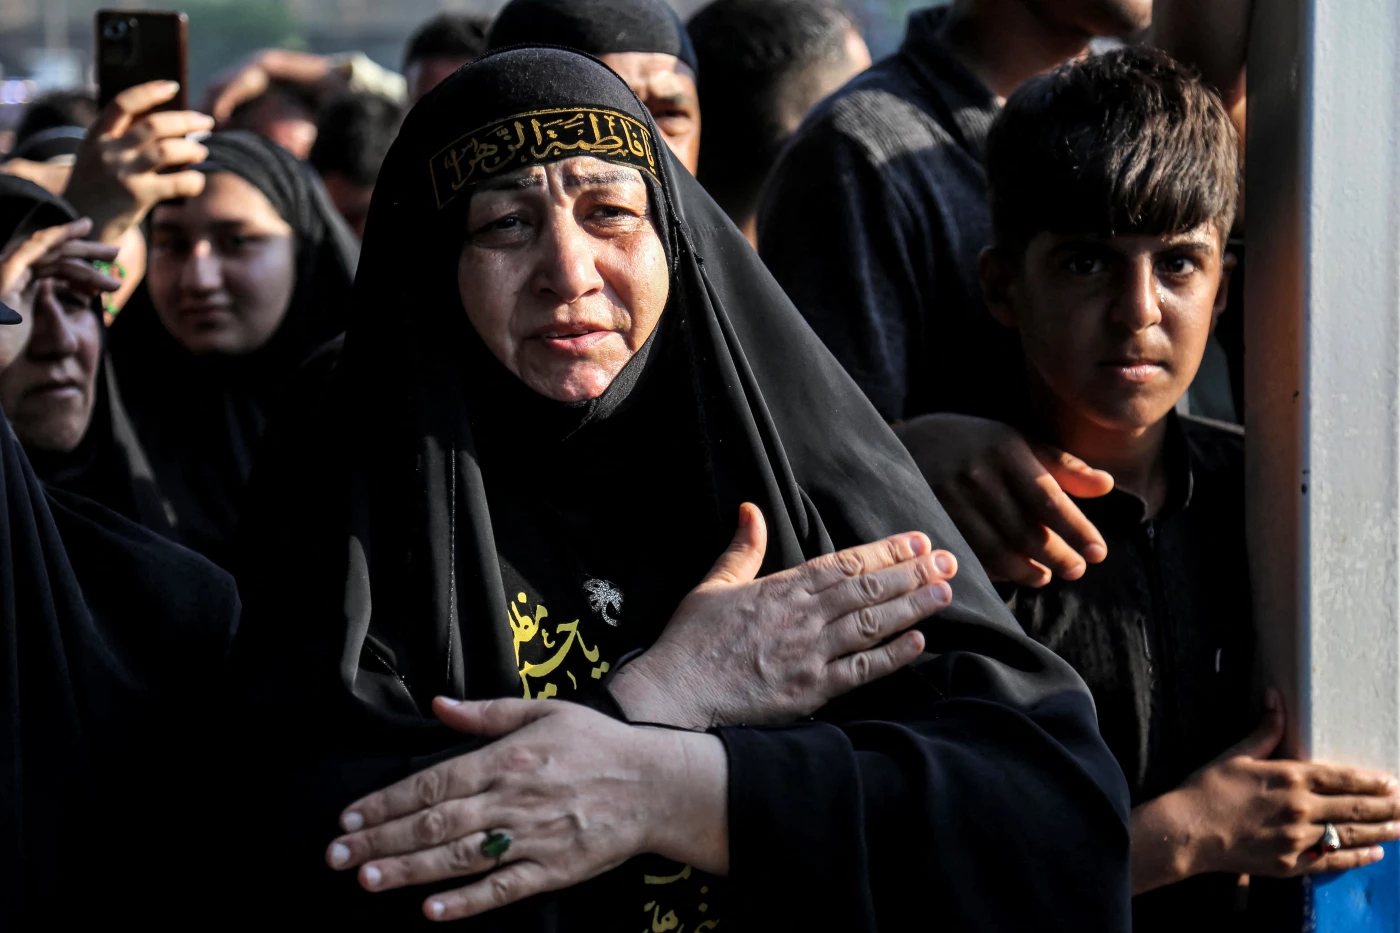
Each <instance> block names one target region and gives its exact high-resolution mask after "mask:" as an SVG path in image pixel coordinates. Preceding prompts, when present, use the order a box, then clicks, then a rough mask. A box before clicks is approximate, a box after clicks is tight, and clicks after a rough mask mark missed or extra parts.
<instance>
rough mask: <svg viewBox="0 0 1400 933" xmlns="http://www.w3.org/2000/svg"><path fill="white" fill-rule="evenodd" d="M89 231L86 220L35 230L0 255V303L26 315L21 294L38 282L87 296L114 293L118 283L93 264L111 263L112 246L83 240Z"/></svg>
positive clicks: (114, 256)
mask: <svg viewBox="0 0 1400 933" xmlns="http://www.w3.org/2000/svg"><path fill="white" fill-rule="evenodd" d="M91 230H92V221H91V220H89V219H87V218H86V217H80V218H78V219H77V220H74V221H71V222H69V223H66V224H62V225H60V226H57V227H47V228H45V229H43V230H38V231H35V232H34V233H32V234H30V235H29V236H28V237H27V238H25V239H23V240H16V241H15V242H14V244H13V245H12V246H11V247H10V248H9V249H8V250H6V251H5V252H4V253H3V254H0V301H3V302H4V303H5V304H7V305H9V306H10V307H12V308H15V309H16V310H18V311H19V312H20V313H21V314H24V313H26V311H27V310H28V307H29V302H28V301H27V300H26V295H25V293H26V292H28V291H29V287H30V286H31V285H33V284H34V283H35V282H36V281H38V280H39V279H44V278H57V279H63V281H64V282H66V283H67V284H68V285H69V286H70V287H72V288H75V289H77V290H78V291H82V292H86V293H88V294H92V295H97V294H100V293H102V292H110V291H115V290H116V289H118V288H120V287H121V284H122V283H121V281H120V280H119V279H114V278H112V277H111V276H110V275H107V274H105V273H103V272H99V271H98V270H97V269H96V268H95V267H94V266H93V265H92V264H93V263H94V262H111V261H112V260H113V259H115V258H116V255H117V250H116V248H115V247H112V246H104V245H103V244H101V243H92V242H89V241H88V240H86V239H84V237H86V236H87V234H88V233H89V232H90V231H91Z"/></svg>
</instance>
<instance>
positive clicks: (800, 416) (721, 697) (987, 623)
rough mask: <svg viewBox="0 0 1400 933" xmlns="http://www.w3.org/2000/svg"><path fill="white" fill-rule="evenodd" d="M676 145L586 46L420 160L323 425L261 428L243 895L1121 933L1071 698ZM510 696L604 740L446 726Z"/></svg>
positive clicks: (455, 130)
mask: <svg viewBox="0 0 1400 933" xmlns="http://www.w3.org/2000/svg"><path fill="white" fill-rule="evenodd" d="M655 133H656V130H655V128H654V125H653V124H652V122H651V120H650V119H649V118H648V116H647V114H646V112H645V110H644V109H643V108H642V107H641V105H640V103H639V102H638V101H637V99H636V98H635V96H634V95H632V94H631V93H630V92H629V91H628V90H627V88H626V86H625V85H624V84H623V83H622V82H621V80H620V79H618V78H617V77H616V76H615V75H614V74H612V73H611V72H609V71H608V70H607V69H606V68H604V67H603V66H602V65H601V64H600V63H598V62H596V61H594V60H592V59H589V58H586V57H584V56H581V55H577V54H574V53H571V52H566V51H563V50H558V49H517V50H513V51H506V52H501V53H497V54H494V55H491V56H488V57H486V58H484V59H482V60H480V61H478V62H477V63H475V64H473V65H471V66H468V67H467V68H465V69H463V70H462V71H459V72H458V73H457V74H456V75H455V76H454V77H452V78H450V79H448V80H447V81H446V82H444V83H443V84H442V85H440V86H439V87H438V88H437V89H436V90H435V91H434V92H433V93H432V94H430V95H429V96H427V97H426V98H424V100H423V101H422V102H420V103H419V105H418V106H417V107H416V108H415V109H414V111H413V112H412V113H411V114H410V115H409V117H408V119H407V121H406V122H405V125H404V129H403V132H402V134H401V135H400V137H399V140H398V142H396V143H395V146H394V148H393V150H392V151H391V152H390V155H389V158H388V160H387V161H386V163H385V166H384V170H383V172H382V173H381V176H380V182H379V185H378V186H377V187H376V192H375V200H374V204H373V206H372V208H371V212H370V220H369V224H368V229H367V236H366V241H365V244H366V245H365V250H366V252H365V265H364V266H363V270H362V274H361V276H360V279H359V281H358V282H357V285H356V292H355V297H354V301H353V304H352V310H351V321H350V324H349V328H348V331H347V336H346V344H345V350H344V355H343V357H342V359H341V361H340V363H339V366H338V368H337V370H336V373H335V376H334V380H333V383H332V386H331V388H330V389H329V392H328V395H327V397H326V399H325V403H324V404H325V409H324V411H322V412H321V413H320V414H318V415H316V416H313V417H311V418H308V419H307V420H306V421H305V422H304V423H295V424H285V425H280V426H278V427H276V428H274V433H273V436H272V437H271V438H270V439H269V445H268V457H269V459H268V460H267V461H266V462H265V463H264V464H260V467H259V474H258V475H257V476H255V479H254V495H253V499H252V504H253V509H252V512H251V513H250V516H249V520H248V521H247V523H246V524H245V526H244V533H245V534H246V538H245V539H244V540H243V541H242V546H241V547H240V549H239V553H240V557H241V561H242V562H241V563H240V566H239V578H240V586H241V588H242V593H243V596H244V600H245V604H246V605H247V611H246V613H245V621H244V625H243V628H242V630H241V632H240V639H239V643H238V644H237V645H236V646H235V668H236V671H237V675H238V678H239V682H240V687H239V691H238V693H239V696H240V701H241V704H242V705H241V708H240V713H241V714H242V716H243V717H244V721H243V726H242V728H243V730H244V731H243V739H242V742H241V743H240V742H234V743H233V747H234V748H235V749H236V752H235V759H236V761H235V764H240V763H241V765H242V771H241V772H240V774H239V778H238V780H237V783H236V785H235V786H236V788H237V790H236V797H235V800H236V802H237V803H238V805H239V807H240V810H241V811H242V810H246V812H247V814H248V816H247V817H241V816H240V817H238V820H239V827H240V828H239V831H238V834H237V835H238V837H239V840H240V841H241V842H242V843H244V844H245V846H246V851H242V852H240V854H239V861H238V866H239V868H238V872H237V874H238V877H239V878H240V886H239V897H240V898H241V899H242V902H243V903H245V904H247V905H249V906H250V907H252V908H253V909H254V910H257V911H258V912H259V913H260V914H262V915H267V914H266V911H267V910H270V909H273V905H274V904H275V905H276V910H277V911H278V914H277V915H278V916H281V917H285V916H286V915H287V913H291V914H296V915H301V914H303V913H304V914H305V915H306V917H307V918H308V919H310V918H315V919H317V920H318V921H319V922H321V923H324V924H325V925H331V924H337V925H339V926H341V927H344V928H349V929H359V928H366V927H369V926H371V925H373V924H377V923H385V922H391V923H403V922H406V921H408V920H409V919H410V918H411V917H412V916H413V911H414V910H415V909H421V910H422V911H423V912H424V914H425V915H426V916H428V917H429V918H434V919H453V918H456V917H461V916H469V915H474V916H476V919H475V920H474V921H473V923H474V924H475V925H474V926H473V927H472V928H473V929H489V930H502V931H506V930H509V931H521V930H532V931H533V930H540V931H545V930H550V931H553V930H560V931H564V930H612V929H623V930H632V929H636V928H637V927H638V926H639V925H640V926H642V927H643V928H645V927H646V925H648V924H649V925H650V928H651V929H653V930H679V929H681V928H682V927H684V929H686V930H688V931H694V930H707V929H712V928H714V927H715V926H716V925H718V924H719V923H721V922H722V923H723V925H724V927H725V928H729V927H735V928H738V929H748V928H752V929H782V930H787V929H829V930H841V931H858V930H877V929H878V930H896V929H900V930H902V929H906V928H909V925H910V924H912V923H915V922H918V923H920V924H923V925H928V926H934V927H937V928H942V929H950V930H993V929H996V930H1019V929H1032V928H1034V929H1066V930H1076V931H1079V930H1112V929H1126V928H1127V909H1128V908H1127V904H1128V889H1127V862H1126V859H1127V831H1126V824H1125V821H1126V816H1127V811H1126V798H1125V791H1124V787H1123V781H1122V777H1121V774H1119V773H1118V771H1117V768H1116V765H1115V764H1114V762H1113V760H1112V758H1111V757H1110V756H1109V754H1108V752H1107V750H1106V749H1105V748H1104V746H1103V744H1102V742H1101V740H1100V739H1099V737H1098V735H1097V731H1096V728H1095V722H1094V713H1093V709H1092V705H1091V703H1090V701H1089V699H1088V695H1087V692H1086V690H1085V688H1084V686H1083V684H1082V683H1081V682H1080V681H1079V680H1078V678H1077V677H1076V676H1075V675H1074V674H1073V672H1072V671H1071V670H1070V669H1069V668H1068V667H1067V666H1066V665H1064V664H1063V663H1062V662H1060V661H1059V660H1058V659H1057V658H1055V657H1054V656H1053V655H1052V654H1050V653H1049V652H1047V651H1045V650H1044V649H1042V648H1040V647H1038V646H1037V645H1035V644H1034V643H1033V642H1031V641H1030V640H1029V639H1027V638H1025V637H1024V636H1023V634H1022V633H1021V631H1020V629H1019V627H1018V626H1017V625H1016V623H1015V622H1014V621H1013V620H1012V619H1011V618H1010V617H1009V616H1008V615H1007V613H1006V611H1005V609H1004V606H1003V605H1002V603H1001V602H1000V600H998V599H997V597H996V594H995V592H994V591H993V590H992V588H991V586H990V584H989V583H988V582H987V580H986V578H985V576H984V575H983V574H982V573H981V572H980V570H979V569H978V568H977V566H976V563H975V560H974V559H973V558H972V557H971V555H970V554H969V553H968V552H967V549H966V547H965V545H964V544H963V543H962V541H961V539H960V538H959V536H958V534H957V532H956V531H955V530H954V529H953V527H952V525H951V523H950V522H949V521H948V519H947V517H946V516H945V515H944V513H943V511H942V509H941V508H939V506H938V504H937V502H936V501H935V500H934V498H933V496H932V494H931V493H930V492H929V490H928V487H927V485H926V484H925V483H924V482H923V480H922V479H921V478H920V477H919V475H918V472H917V470H916V468H915V467H914V465H913V463H912V462H911V461H910V460H909V459H908V456H907V455H906V454H905V453H904V452H903V449H902V447H901V446H900V444H899V442H898V441H897V440H896V439H895V438H894V436H893V434H891V433H890V432H889V430H888V428H887V427H886V426H885V425H884V423H883V422H882V421H881V420H880V418H879V416H878V415H877V414H876V413H875V411H874V410H873V409H872V408H871V407H870V405H869V404H868V403H867V402H866V401H865V400H864V399H863V398H862V396H861V394H860V392H859V390H858V389H857V388H856V387H855V386H854V384H853V383H851V381H850V380H849V378H847V377H846V376H845V375H844V374H843V373H842V371H841V369H840V367H839V366H838V365H837V364H836V363H835V361H834V360H833V359H832V358H831V357H830V355H829V354H828V353H827V352H826V351H825V350H824V349H822V347H821V345H820V343H819V342H818V341H817V339H816V338H815V337H814V336H813V335H812V334H811V333H810V331H808V330H807V329H806V327H805V326H804V325H803V324H802V323H801V321H800V318H799V317H798V316H797V314H796V312H795V311H794V309H793V308H792V306H791V304H790V303H789V302H788V301H787V299H786V298H785V297H784V296H783V294H782V292H781V290H780V289H779V288H778V287H777V285H776V284H775V283H774V282H773V280H772V278H771V277H770V276H769V275H768V274H767V273H766V272H765V271H764V270H763V268H762V266H761V265H760V263H759V262H758V260H757V259H756V258H755V257H754V255H753V252H752V250H751V249H750V248H749V247H748V245H747V243H746V242H745V241H744V239H743V237H742V236H741V235H740V234H739V232H738V231H737V230H736V229H735V228H734V227H733V225H732V224H730V223H729V221H728V220H727V219H726V218H725V217H724V215H723V213H722V212H721V211H720V209H719V208H718V207H717V206H716V205H715V204H714V203H713V202H712V201H711V200H710V199H709V198H708V196H706V195H705V194H704V193H703V192H702V191H701V189H700V188H699V187H698V185H697V184H696V183H695V182H694V181H693V179H691V178H690V177H689V176H688V175H686V173H685V172H684V171H682V170H681V169H680V167H679V166H678V165H677V164H676V163H675V161H674V160H673V159H672V158H670V157H669V156H667V155H666V154H665V152H664V149H659V148H658V146H657V145H656V142H655V140H656V135H655ZM741 144H742V141H736V145H741ZM585 153H586V154H587V155H586V156H584V155H582V154H585ZM464 312H465V313H464ZM386 319H387V323H386ZM744 502H749V503H754V504H756V505H757V507H758V509H757V510H755V509H754V508H753V506H751V505H750V506H745V507H744V508H743V509H742V510H740V504H741V503H744ZM736 513H737V514H740V515H742V516H743V518H742V520H741V528H740V531H739V533H738V534H737V536H735V537H734V541H733V543H732V544H731V546H730V549H729V550H728V551H727V552H725V553H724V554H723V555H722V556H721V552H723V551H724V549H725V544H726V542H727V541H729V539H730V536H731V533H732V527H733V526H732V516H734V515H735V514H736ZM760 515H761V516H762V517H761V518H760ZM765 527H766V533H765V531H764V529H765ZM907 529H914V530H915V531H916V532H917V533H914V534H909V533H904V534H901V532H905V531H906V530H907ZM891 536H893V537H891ZM930 539H931V541H932V542H933V543H934V544H936V545H937V546H939V547H941V548H946V549H947V551H948V552H952V553H951V554H949V553H946V552H942V553H940V552H933V551H932V550H931V545H930ZM765 544H766V551H765ZM838 548H845V549H848V550H846V551H843V552H841V554H839V555H837V556H835V557H833V556H830V555H831V554H832V552H833V551H835V550H836V549H838ZM849 549H854V550H849ZM822 555H828V556H826V557H823V556H822ZM717 557H719V560H718V562H716V558H717ZM952 557H956V559H957V560H958V561H960V562H961V563H962V564H963V570H962V572H961V573H960V574H959V575H958V577H957V580H956V586H955V591H956V597H955V598H953V601H952V604H951V606H948V605H947V600H948V598H949V596H950V594H949V592H948V586H947V584H946V583H944V582H942V581H943V580H944V579H945V578H946V577H948V576H950V575H951V574H952V572H953V569H954V568H953V567H952V562H951V561H950V560H946V558H952ZM712 565H713V566H712ZM760 565H761V569H762V571H763V573H764V574H765V576H764V577H763V579H762V580H760V581H758V582H750V581H752V580H753V576H754V574H755V573H756V572H758V571H759V569H760ZM697 584H699V585H698V586H697ZM945 606H946V608H943V607H945ZM940 608H942V611H941V612H939V609H940ZM935 612H937V613H938V614H937V615H933V614H934V613H935ZM930 616H932V618H929V617H930ZM919 619H925V620H926V621H924V622H922V623H920V624H919V627H918V630H917V631H915V632H911V633H906V634H903V635H899V636H898V637H893V636H895V635H896V634H897V633H899V632H900V631H902V630H903V629H905V628H907V627H908V626H909V625H910V624H911V623H913V622H916V621H917V620H919ZM887 638H890V639H892V640H889V641H886V639H887ZM882 642H883V643H884V646H883V647H881V643H882ZM925 648H926V649H927V650H926V651H924V650H923V649H925ZM637 652H640V653H639V654H637ZM629 656H631V657H629ZM911 661H912V663H910V662H911ZM891 671H893V673H891ZM886 674H888V676H884V677H882V676H881V675H886ZM852 688H855V689H852ZM847 691H849V692H847ZM842 694H845V695H844V696H842ZM435 697H437V698H438V699H435ZM443 697H446V698H452V699H442V698H443ZM508 697H526V698H545V697H558V698H560V699H568V700H574V701H576V702H575V703H547V702H545V703H542V702H539V700H538V699H523V700H517V699H505V700H496V701H495V702H492V703H478V702H466V703H461V702H457V701H459V700H462V699H466V700H472V701H475V700H482V699H487V698H508ZM833 698H835V699H833ZM828 699H833V702H830V703H827V702H826V701H827V700H828ZM814 711H815V712H816V719H815V721H804V722H801V723H798V724H792V723H794V721H796V720H800V719H804V718H805V717H806V716H807V715H808V714H811V713H813V712H814ZM434 716H436V717H437V718H436V720H435V719H434ZM627 718H630V719H631V720H633V721H638V722H644V721H650V722H662V723H665V724H668V725H672V726H681V727H691V728H705V727H707V726H713V727H717V728H715V729H714V730H713V732H711V733H706V732H690V731H670V730H663V729H656V728H648V727H640V726H633V725H628V724H626V721H625V720H626V719H627ZM619 720H622V721H619ZM743 723H770V724H773V725H772V726H771V727H767V728H759V727H753V726H744V725H742V724H743ZM785 723H786V724H785ZM444 724H445V725H444ZM448 726H450V727H451V728H448ZM461 733H466V735H463V734H461ZM415 772H418V774H417V776H415V777H410V776H411V775H414V774H415ZM405 779H406V780H405ZM400 781H401V783H394V782H400ZM386 785H388V788H387V789H386V790H383V791H381V790H379V789H380V788H385V787H386ZM365 795H368V796H365ZM337 817H339V821H340V825H341V827H342V830H343V834H342V835H341V836H339V837H338V838H334V839H332V838H331V836H332V834H333V833H334V832H335V826H334V824H335V820H336V818H337ZM318 840H319V845H318ZM323 853H324V854H323ZM320 857H323V858H324V859H325V860H326V861H328V862H329V863H330V864H331V865H332V866H333V867H335V868H339V869H341V872H340V873H339V874H335V875H333V874H332V873H331V872H330V871H329V870H328V869H326V868H325V867H324V866H323V865H320V864H317V862H318V860H319V858H320ZM668 859H669V860H674V861H670V862H667V861H666V860H668ZM682 863H684V864H682ZM252 866H256V869H255V875H256V879H257V880H256V882H255V883H254V884H253V885H252V886H251V887H250V886H248V885H247V884H245V883H243V882H244V879H247V878H248V877H249V874H248V872H249V871H252V870H254V869H253V868H252ZM351 868H354V869H356V871H355V872H354V873H353V874H352V873H351V872H350V871H348V869H351ZM479 875H484V876H485V877H484V878H477V877H476V876H479ZM718 876H727V877H718ZM356 882H358V884H359V886H361V887H363V888H364V889H366V890H368V891H371V892H375V893H372V894H365V893H364V892H363V891H360V890H357V889H356V887H355V884H356ZM549 892H552V893H549ZM425 897H426V900H425ZM289 904H290V905H291V906H290V907H289V906H287V905H289Z"/></svg>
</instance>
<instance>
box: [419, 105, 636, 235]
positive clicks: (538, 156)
mask: <svg viewBox="0 0 1400 933" xmlns="http://www.w3.org/2000/svg"><path fill="white" fill-rule="evenodd" d="M575 155H581V156H582V155H586V156H592V157H593V158H595V159H605V160H607V161H609V162H617V163H619V164H622V165H629V166H631V167H632V168H635V169H639V170H641V171H644V172H647V173H648V174H650V175H651V176H652V177H653V178H655V177H656V151H655V149H654V147H653V145H652V139H651V130H649V129H648V128H647V126H646V124H644V123H642V122H641V121H639V120H636V119H634V118H632V117H629V116H627V114H625V113H618V112H617V111H615V110H601V109H598V108H594V107H571V108H569V109H565V110H535V111H531V112H529V113H520V114H516V115H515V116H513V117H506V118H505V119H504V120H497V121H496V122H494V123H489V124H487V125H486V126H483V127H480V128H479V129H475V130H472V131H471V132H470V133H466V134H464V135H462V136H460V137H458V138H457V139H455V140H453V141H452V142H451V143H449V144H448V145H447V146H445V147H444V148H443V149H442V150H440V151H439V152H438V153H437V155H435V156H433V158H432V160H431V161H430V162H429V165H428V167H429V170H430V172H431V173H432V180H433V193H434V195H436V197H437V206H438V209H439V210H441V209H442V208H444V207H446V206H447V205H448V204H450V203H451V202H452V201H453V200H454V199H456V197H457V195H458V194H460V193H461V191H462V189H463V188H465V187H467V186H468V185H474V184H477V183H478V182H480V181H482V180H483V179H484V178H487V177H489V176H491V175H495V174H497V173H499V172H506V171H511V170H514V169H518V168H522V167H524V166H526V165H532V164H536V163H541V162H552V161H554V160H556V159H559V158H561V157H568V156H575Z"/></svg>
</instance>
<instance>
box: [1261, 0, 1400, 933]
mask: <svg viewBox="0 0 1400 933" xmlns="http://www.w3.org/2000/svg"><path fill="white" fill-rule="evenodd" d="M1254 20H1255V22H1254V31H1253V35H1252V37H1251V44H1250V59H1249V116H1248V125H1249V133H1248V136H1249V138H1248V153H1247V165H1248V183H1247V189H1248V190H1247V211H1246V220H1247V243H1248V247H1247V249H1248V253H1247V257H1246V274H1245V304H1246V324H1245V334H1246V346H1247V348H1248V349H1247V355H1246V363H1245V368H1246V390H1247V402H1246V407H1247V409H1248V425H1247V429H1248V439H1247V450H1248V476H1249V492H1248V497H1247V498H1248V514H1249V543H1250V557H1251V562H1252V570H1253V577H1254V589H1255V616H1256V618H1255V622H1256V626H1257V628H1258V630H1259V633H1260V641H1261V646H1262V649H1263V650H1262V659H1263V665H1264V670H1265V673H1266V677H1267V678H1268V679H1269V680H1270V681H1271V682H1273V683H1277V684H1279V685H1280V686H1282V687H1283V688H1284V690H1285V692H1286V694H1287V695H1288V697H1289V705H1290V709H1291V713H1292V718H1291V723H1290V733H1289V740H1288V741H1289V742H1290V745H1291V748H1290V751H1292V752H1294V753H1296V754H1300V755H1302V756H1305V757H1313V758H1317V759H1326V760H1335V761H1341V762H1346V763H1350V764H1358V765H1364V766H1368V767H1374V768H1381V769H1384V770H1387V771H1390V772H1392V773H1396V772H1400V574H1397V561H1398V560H1400V476H1398V475H1397V471H1400V4H1397V3H1396V2H1395V0H1258V2H1256V4H1255V15H1254ZM1309 896H1310V897H1311V898H1312V899H1313V900H1314V902H1315V906H1316V910H1317V917H1316V922H1317V926H1316V929H1318V930H1343V929H1345V930H1358V931H1370V930H1387V931H1396V930H1400V919H1397V914H1396V911H1395V898H1396V897H1397V896H1400V851H1397V849H1396V847H1395V846H1389V847H1387V858H1386V859H1385V860H1384V861H1383V862H1382V863H1380V864H1379V865H1377V866H1374V867H1373V868H1372V869H1368V870H1366V871H1364V872H1357V873H1352V875H1343V876H1340V877H1339V878H1338V879H1336V881H1323V882H1320V883H1319V884H1318V885H1316V886H1315V887H1314V888H1313V889H1312V891H1311V892H1310V894H1309ZM1387 899H1389V900H1388V906H1387ZM1343 902H1345V904H1343ZM1343 907H1344V908H1345V909H1343ZM1353 908H1355V909H1356V910H1359V911H1360V913H1355V912H1352V913H1347V911H1349V910H1352V909H1353ZM1339 910H1341V913H1339V912H1338V911H1339Z"/></svg>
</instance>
